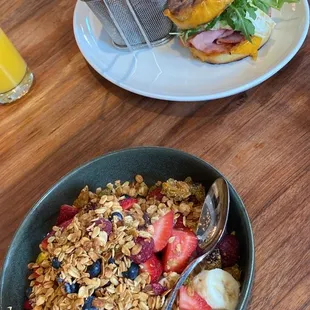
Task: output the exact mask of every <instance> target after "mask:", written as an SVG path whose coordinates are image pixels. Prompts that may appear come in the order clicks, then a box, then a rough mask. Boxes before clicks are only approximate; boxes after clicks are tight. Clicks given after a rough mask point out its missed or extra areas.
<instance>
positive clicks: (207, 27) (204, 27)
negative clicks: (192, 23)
mask: <svg viewBox="0 0 310 310" xmlns="http://www.w3.org/2000/svg"><path fill="white" fill-rule="evenodd" d="M219 20H220V16H218V17H216V18H214V19H213V20H212V21H211V22H209V23H207V24H204V25H202V26H199V27H196V28H192V29H188V30H185V39H186V40H188V38H189V37H191V36H193V35H195V34H197V33H200V32H202V31H208V30H211V29H212V28H213V27H214V26H215V24H216V23H217V22H218V21H219Z"/></svg>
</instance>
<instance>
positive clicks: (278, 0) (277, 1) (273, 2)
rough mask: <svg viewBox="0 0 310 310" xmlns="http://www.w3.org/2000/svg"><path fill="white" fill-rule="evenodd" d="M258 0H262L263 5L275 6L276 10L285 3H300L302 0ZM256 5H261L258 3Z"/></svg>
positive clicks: (258, 0) (260, 0)
mask: <svg viewBox="0 0 310 310" xmlns="http://www.w3.org/2000/svg"><path fill="white" fill-rule="evenodd" d="M256 2H261V3H262V5H264V6H268V7H271V8H274V9H276V10H281V8H282V7H283V5H284V3H299V2H300V0H256ZM253 3H254V2H253ZM255 5H256V4H255ZM256 6H257V7H259V6H258V5H256Z"/></svg>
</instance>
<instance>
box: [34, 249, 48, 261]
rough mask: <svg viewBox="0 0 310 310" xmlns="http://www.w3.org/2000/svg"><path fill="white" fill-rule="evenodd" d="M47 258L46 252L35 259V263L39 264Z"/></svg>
mask: <svg viewBox="0 0 310 310" xmlns="http://www.w3.org/2000/svg"><path fill="white" fill-rule="evenodd" d="M47 258H48V253H47V252H41V253H40V254H39V255H38V257H37V259H36V263H37V264H41V263H42V262H43V261H44V260H46V259H47Z"/></svg>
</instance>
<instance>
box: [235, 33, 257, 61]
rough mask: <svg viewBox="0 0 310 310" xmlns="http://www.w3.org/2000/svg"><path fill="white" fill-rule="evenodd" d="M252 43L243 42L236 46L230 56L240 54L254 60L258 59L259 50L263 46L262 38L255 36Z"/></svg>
mask: <svg viewBox="0 0 310 310" xmlns="http://www.w3.org/2000/svg"><path fill="white" fill-rule="evenodd" d="M251 40H252V42H250V41H243V42H241V43H239V44H238V45H236V46H234V47H233V48H232V49H231V51H230V54H232V55H233V54H240V55H249V56H251V57H252V58H253V59H254V60H256V59H257V54H258V49H259V48H260V46H261V43H262V40H263V39H262V38H260V37H257V36H254V37H252V38H251Z"/></svg>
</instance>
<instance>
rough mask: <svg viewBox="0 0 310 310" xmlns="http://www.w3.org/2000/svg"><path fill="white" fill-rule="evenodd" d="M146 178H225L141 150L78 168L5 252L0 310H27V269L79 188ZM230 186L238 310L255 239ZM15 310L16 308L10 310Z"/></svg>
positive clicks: (168, 152) (191, 159)
mask: <svg viewBox="0 0 310 310" xmlns="http://www.w3.org/2000/svg"><path fill="white" fill-rule="evenodd" d="M136 174H141V175H143V177H144V179H145V181H146V183H147V184H150V185H151V184H154V183H155V182H156V181H157V180H166V179H168V178H170V177H173V178H175V179H184V178H186V177H187V176H191V177H192V178H193V180H194V181H195V182H201V183H203V184H204V185H205V186H206V188H209V187H210V185H211V184H212V183H213V181H214V180H215V179H216V178H218V177H223V175H222V174H221V173H220V172H219V171H217V170H216V169H215V168H214V167H212V166H211V165H210V164H208V163H207V162H205V161H203V160H201V159H199V158H197V157H195V156H193V155H190V154H187V153H184V152H181V151H179V150H175V149H168V148H161V147H139V148H131V149H125V150H120V151H116V152H112V153H108V154H106V155H103V156H101V157H99V158H96V159H94V160H92V161H90V162H88V163H86V164H85V165H83V166H81V167H79V168H77V169H75V170H74V171H72V172H71V173H69V174H67V175H66V176H65V177H63V178H62V179H61V180H60V181H59V182H58V183H57V184H55V185H54V186H53V187H52V188H51V189H50V190H49V191H48V192H47V193H46V194H45V195H44V196H43V197H42V198H41V199H40V200H39V201H38V202H37V203H36V204H35V206H34V207H33V208H32V209H31V210H30V211H29V212H28V214H27V215H26V217H25V219H24V221H23V223H22V224H21V225H20V227H19V229H18V230H17V232H16V234H15V236H14V238H13V241H12V243H11V246H10V247H9V250H8V252H7V255H6V258H5V262H4V265H3V269H2V274H1V282H0V284H1V285H0V309H5V310H7V309H14V310H21V309H23V302H24V298H25V297H24V296H25V289H26V287H27V284H28V280H27V276H28V275H29V272H28V269H27V264H28V263H29V262H30V261H33V260H35V258H36V257H37V255H38V253H39V252H40V250H39V247H38V245H39V243H40V242H41V240H42V239H43V238H44V235H45V234H46V233H47V232H49V231H50V229H51V227H52V226H53V224H54V223H55V220H56V217H57V215H58V211H59V206H60V205H62V204H72V203H73V201H74V200H75V198H76V197H77V195H78V194H79V192H80V190H81V188H83V187H84V186H85V185H86V184H87V185H89V187H90V189H93V190H94V189H95V188H96V187H99V186H104V185H105V184H106V183H108V182H113V181H115V180H118V179H120V180H122V181H124V180H131V179H132V178H133V177H134V176H135V175H136ZM229 186H230V202H231V205H230V215H229V220H228V226H229V229H231V230H235V231H236V235H237V237H238V239H239V241H240V244H241V268H242V271H243V273H242V274H243V275H242V288H241V296H240V300H239V304H238V307H237V309H238V310H241V309H242V310H244V309H246V308H247V305H248V302H249V299H250V295H251V289H252V285H253V280H254V239H253V232H252V228H251V223H250V220H249V217H248V214H247V212H246V209H245V207H244V204H243V203H242V201H241V199H240V197H239V196H238V194H237V193H236V191H235V190H234V188H233V187H232V185H231V184H229ZM10 307H12V308H10Z"/></svg>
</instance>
